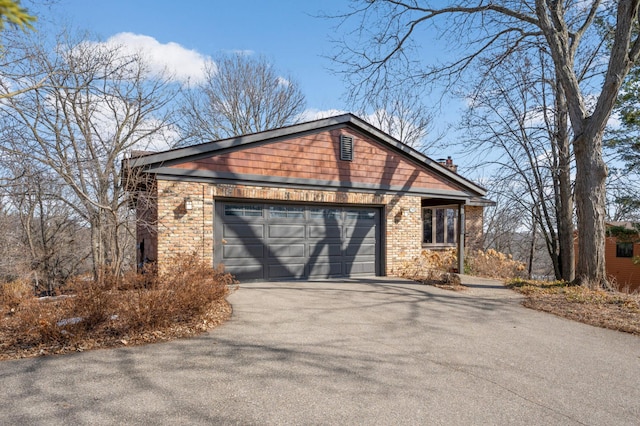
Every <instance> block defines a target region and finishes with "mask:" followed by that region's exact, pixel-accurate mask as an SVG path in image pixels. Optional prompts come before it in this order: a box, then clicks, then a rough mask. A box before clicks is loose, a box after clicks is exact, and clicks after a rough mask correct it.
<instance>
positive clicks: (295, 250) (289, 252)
mask: <svg viewBox="0 0 640 426" xmlns="http://www.w3.org/2000/svg"><path fill="white" fill-rule="evenodd" d="M269 256H270V257H285V258H289V257H304V244H269Z"/></svg>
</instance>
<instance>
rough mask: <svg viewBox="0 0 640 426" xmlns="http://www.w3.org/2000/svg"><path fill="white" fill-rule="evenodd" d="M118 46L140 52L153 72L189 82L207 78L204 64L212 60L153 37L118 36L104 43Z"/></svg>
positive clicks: (121, 34) (137, 35) (139, 35)
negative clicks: (166, 73) (163, 73)
mask: <svg viewBox="0 0 640 426" xmlns="http://www.w3.org/2000/svg"><path fill="white" fill-rule="evenodd" d="M104 44H106V45H111V46H119V47H121V48H122V49H124V50H125V52H128V53H141V54H142V55H143V56H144V57H145V58H146V60H147V63H148V65H149V66H150V68H151V70H152V71H153V72H157V73H162V72H165V71H167V72H168V73H169V75H170V76H172V77H173V78H174V79H175V80H177V81H179V82H182V83H186V82H191V83H199V82H201V81H202V80H203V79H204V68H205V65H207V64H211V63H212V59H211V58H210V57H209V56H206V55H203V54H201V53H199V52H197V51H195V50H191V49H187V48H185V47H183V46H181V45H179V44H178V43H174V42H169V43H164V44H163V43H160V42H159V41H158V40H156V39H155V38H153V37H150V36H146V35H142V34H133V33H118V34H116V35H114V36H111V37H109V39H108V40H107V41H106V42H105V43H104Z"/></svg>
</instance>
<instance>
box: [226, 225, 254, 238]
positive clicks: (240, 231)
mask: <svg viewBox="0 0 640 426" xmlns="http://www.w3.org/2000/svg"><path fill="white" fill-rule="evenodd" d="M222 234H223V236H224V238H233V237H239V238H264V226H263V225H252V224H249V223H237V222H236V223H228V224H225V225H224V228H223V232H222Z"/></svg>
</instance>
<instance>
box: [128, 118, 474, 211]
mask: <svg viewBox="0 0 640 426" xmlns="http://www.w3.org/2000/svg"><path fill="white" fill-rule="evenodd" d="M341 136H347V137H350V138H352V141H353V146H352V154H353V158H352V159H351V160H350V161H349V160H344V159H342V158H343V157H341ZM130 161H131V162H132V166H134V167H143V168H144V169H145V170H146V171H147V172H148V173H151V174H155V175H157V176H158V177H161V178H163V179H168V180H181V179H183V178H188V179H189V180H191V181H209V182H216V183H222V184H224V183H230V184H237V183H248V184H251V183H255V184H261V185H269V186H277V187H294V188H309V189H318V188H331V187H334V188H336V189H337V188H340V189H341V190H357V191H365V192H376V193H392V192H393V193H397V192H400V193H407V194H416V195H418V194H419V195H423V196H430V197H445V198H449V199H453V200H460V201H463V200H467V201H469V200H472V199H473V200H477V199H482V197H483V196H484V195H485V194H486V190H485V189H484V188H482V187H480V186H478V185H476V184H474V183H473V182H471V181H469V180H467V179H465V178H463V177H462V176H460V175H458V174H457V173H454V172H453V171H451V170H449V169H448V168H447V167H445V166H443V165H441V164H439V163H438V162H436V161H434V160H432V159H430V158H428V157H426V156H425V155H423V154H421V153H420V152H418V151H416V150H414V149H412V148H410V147H408V146H407V145H405V144H403V143H401V142H399V141H397V140H396V139H394V138H392V137H391V136H389V135H387V134H386V133H384V132H382V131H380V130H379V129H377V128H375V127H374V126H372V125H370V124H368V123H366V122H365V121H363V120H361V119H360V118H358V117H356V116H355V115H353V114H344V115H340V116H336V117H331V118H326V119H320V120H316V121H312V122H308V123H301V124H296V125H292V126H288V127H284V128H280V129H276V130H270V131H265V132H260V133H255V134H251V135H245V136H239V137H234V138H229V139H224V140H220V141H215V142H208V143H204V144H200V145H194V146H190V147H186V148H180V149H175V150H171V151H165V152H162V153H157V154H151V155H146V156H144V157H137V158H132V159H131V160H130Z"/></svg>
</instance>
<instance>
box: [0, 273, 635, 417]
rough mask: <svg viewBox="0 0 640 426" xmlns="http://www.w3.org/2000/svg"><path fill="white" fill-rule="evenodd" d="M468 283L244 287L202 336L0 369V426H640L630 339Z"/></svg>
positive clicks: (493, 287) (488, 284) (495, 287)
mask: <svg viewBox="0 0 640 426" xmlns="http://www.w3.org/2000/svg"><path fill="white" fill-rule="evenodd" d="M465 282H467V283H468V284H469V285H470V286H471V288H470V290H468V291H466V292H460V293H455V292H450V291H445V290H440V289H437V288H433V287H428V286H423V285H418V284H414V283H411V282H409V281H403V280H393V279H383V278H380V279H370V280H350V281H346V282H345V281H343V282H337V281H319V282H305V283H302V282H287V283H255V284H245V285H243V286H242V288H241V289H240V290H239V291H238V292H236V293H235V294H233V295H232V296H231V298H230V301H231V302H232V304H233V305H234V316H233V319H232V320H231V321H230V322H228V323H227V324H225V325H223V326H222V327H219V328H218V329H216V330H214V331H212V332H211V333H208V334H206V335H203V336H201V337H199V338H195V339H190V340H182V341H176V342H171V343H165V344H158V345H150V346H145V347H137V348H125V349H118V350H101V351H94V352H87V353H81V354H76V355H70V356H59V357H51V358H37V359H28V360H20V361H10V362H2V363H0V386H1V387H0V398H2V405H1V406H0V424H47V425H52V424H123V423H126V424H168V423H174V424H243V425H245V424H362V425H371V424H388V425H391V424H393V425H397V424H452V425H460V424H509V425H512V424H522V425H524V424H527V425H531V424H569V425H573V424H578V425H579V424H589V425H625V424H628V425H636V424H638V422H639V419H640V338H638V337H635V336H631V335H627V334H623V333H618V332H615V331H610V330H604V329H598V328H595V327H591V326H588V325H583V324H579V323H574V322H571V321H568V320H565V319H562V318H557V317H555V316H552V315H548V314H544V313H539V312H535V311H531V310H528V309H525V308H523V307H521V306H520V305H519V303H518V300H519V298H518V296H517V295H516V294H515V293H512V292H510V291H509V290H506V289H504V288H502V287H501V286H500V285H499V283H496V282H493V281H488V280H479V279H469V278H468V277H465Z"/></svg>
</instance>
